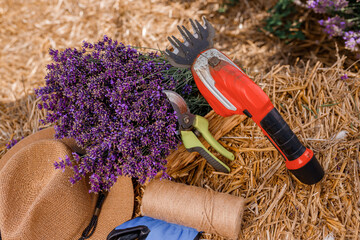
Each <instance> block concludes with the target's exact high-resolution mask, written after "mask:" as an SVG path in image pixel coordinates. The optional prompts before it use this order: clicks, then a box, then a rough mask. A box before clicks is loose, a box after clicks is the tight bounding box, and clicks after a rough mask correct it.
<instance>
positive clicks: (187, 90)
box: [182, 84, 192, 95]
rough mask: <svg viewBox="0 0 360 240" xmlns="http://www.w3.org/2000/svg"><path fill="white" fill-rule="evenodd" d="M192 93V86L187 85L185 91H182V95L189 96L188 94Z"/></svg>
mask: <svg viewBox="0 0 360 240" xmlns="http://www.w3.org/2000/svg"><path fill="white" fill-rule="evenodd" d="M191 91H192V86H191V84H185V86H184V87H183V89H182V93H183V94H187V95H188V94H190V93H191Z"/></svg>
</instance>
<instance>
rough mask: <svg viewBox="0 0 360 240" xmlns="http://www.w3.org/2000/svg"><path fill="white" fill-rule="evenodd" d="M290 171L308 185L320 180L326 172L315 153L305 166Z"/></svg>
mask: <svg viewBox="0 0 360 240" xmlns="http://www.w3.org/2000/svg"><path fill="white" fill-rule="evenodd" d="M289 171H290V172H291V173H292V174H294V175H295V177H296V178H297V179H299V180H300V181H301V182H302V183H305V184H308V185H311V184H315V183H317V182H319V181H320V180H321V179H322V178H323V176H324V174H325V173H324V169H323V168H322V167H321V165H320V163H319V162H318V160H317V159H316V157H315V155H314V156H313V157H312V158H311V160H310V161H309V162H308V163H307V164H305V166H303V167H301V168H299V169H295V170H289Z"/></svg>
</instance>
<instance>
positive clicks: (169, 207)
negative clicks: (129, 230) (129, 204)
mask: <svg viewBox="0 0 360 240" xmlns="http://www.w3.org/2000/svg"><path fill="white" fill-rule="evenodd" d="M243 211H244V199H243V198H241V197H236V196H233V195H230V194H226V193H218V192H215V191H212V190H207V189H204V188H199V187H195V186H189V185H185V184H181V183H174V182H171V181H168V180H153V181H151V182H150V183H149V185H148V186H147V187H146V189H145V193H144V197H143V200H142V206H141V213H142V214H143V215H145V216H149V217H153V218H157V219H161V220H164V221H167V222H171V223H176V224H180V225H184V226H188V227H192V228H195V229H197V230H198V231H204V232H207V233H214V234H218V235H220V236H223V237H226V238H230V239H238V235H239V232H240V224H241V219H242V214H243Z"/></svg>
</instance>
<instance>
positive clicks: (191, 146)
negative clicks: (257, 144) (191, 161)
mask: <svg viewBox="0 0 360 240" xmlns="http://www.w3.org/2000/svg"><path fill="white" fill-rule="evenodd" d="M163 92H164V93H165V94H166V96H167V97H168V99H169V100H170V103H171V106H172V107H173V108H174V110H175V112H176V116H177V119H178V123H179V134H180V135H181V140H182V142H183V143H184V146H185V148H186V149H187V150H188V151H189V152H198V153H200V155H201V156H202V157H203V158H205V159H206V160H207V161H208V163H209V164H210V165H211V166H213V167H214V168H215V170H216V171H219V172H224V173H229V172H230V168H229V167H228V166H227V165H226V164H225V163H223V162H222V161H221V160H219V159H218V158H217V157H216V156H214V155H213V154H212V153H211V152H209V151H208V150H207V149H206V148H205V147H204V145H203V144H202V143H201V142H200V140H199V139H198V138H197V136H196V135H195V133H194V132H193V130H195V132H196V131H197V132H200V133H201V135H202V136H203V137H204V138H205V140H206V141H207V142H208V143H209V144H210V145H211V146H212V147H213V148H214V149H215V150H216V151H218V152H219V153H220V154H221V155H223V156H224V157H226V158H227V159H230V160H234V158H235V157H234V154H232V153H231V152H229V151H228V150H226V149H225V148H224V147H223V146H222V145H221V144H220V143H218V142H217V141H216V140H215V138H214V137H213V136H212V135H211V133H210V132H209V122H208V120H207V119H206V118H204V117H202V116H199V115H194V114H191V113H190V110H189V107H188V106H187V104H186V102H185V100H184V99H183V98H182V97H181V96H180V95H179V94H177V93H176V92H174V91H170V90H164V91H163Z"/></svg>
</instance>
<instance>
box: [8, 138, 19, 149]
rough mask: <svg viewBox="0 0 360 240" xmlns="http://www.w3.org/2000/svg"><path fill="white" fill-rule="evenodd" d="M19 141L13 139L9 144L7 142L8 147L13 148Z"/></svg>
mask: <svg viewBox="0 0 360 240" xmlns="http://www.w3.org/2000/svg"><path fill="white" fill-rule="evenodd" d="M17 143H18V141H17V140H16V139H11V140H10V141H9V142H8V143H7V144H6V148H7V149H10V148H12V147H13V146H14V145H15V144H17Z"/></svg>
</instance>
